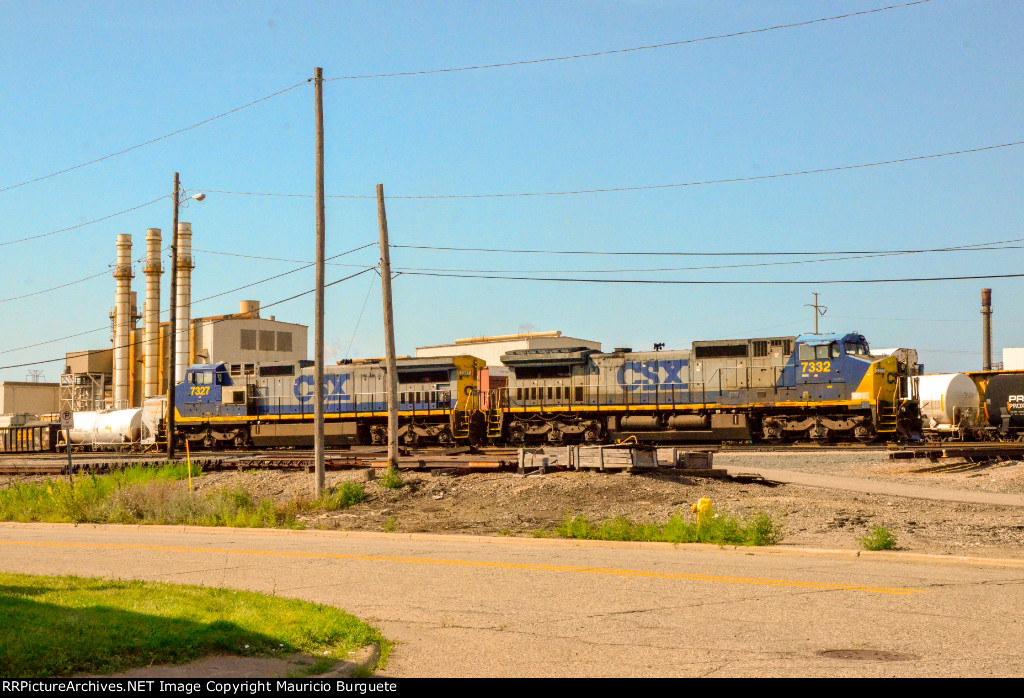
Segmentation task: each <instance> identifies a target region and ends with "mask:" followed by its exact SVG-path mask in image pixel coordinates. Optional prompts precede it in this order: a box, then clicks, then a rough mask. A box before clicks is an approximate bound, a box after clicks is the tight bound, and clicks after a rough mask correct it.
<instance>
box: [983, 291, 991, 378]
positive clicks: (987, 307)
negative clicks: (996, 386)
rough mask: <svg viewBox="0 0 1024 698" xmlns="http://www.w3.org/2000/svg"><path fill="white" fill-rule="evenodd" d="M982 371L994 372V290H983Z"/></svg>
mask: <svg viewBox="0 0 1024 698" xmlns="http://www.w3.org/2000/svg"><path fill="white" fill-rule="evenodd" d="M981 370H982V371H991V370H992V289H990V288H983V289H981Z"/></svg>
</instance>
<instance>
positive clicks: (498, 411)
mask: <svg viewBox="0 0 1024 698" xmlns="http://www.w3.org/2000/svg"><path fill="white" fill-rule="evenodd" d="M507 406H508V388H495V389H494V390H492V391H490V392H489V393H488V394H487V438H488V439H492V440H500V439H501V437H502V432H503V431H504V428H505V407H507Z"/></svg>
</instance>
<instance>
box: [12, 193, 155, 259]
mask: <svg viewBox="0 0 1024 698" xmlns="http://www.w3.org/2000/svg"><path fill="white" fill-rule="evenodd" d="M171 196H172V195H171V194H164V195H163V196H159V197H157V198H155V199H153V200H152V201H147V202H146V203H144V204H139V205H138V206H132V207H131V208H126V209H124V210H123V211H118V212H117V213H111V214H110V215H109V216H103V217H102V218H96V219H94V220H91V221H86V222H84V223H79V224H77V225H72V226H70V227H68V228H61V229H60V230H53V231H50V232H49V233H42V234H40V235H30V236H28V237H24V238H18V239H17V240H7V241H5V242H0V247H4V246H6V245H14V244H16V243H19V242H27V241H29V240H38V239H39V238H45V237H50V236H51V235H57V234H58V233H66V232H68V231H69V230H77V229H79V228H84V227H85V226H87V225H93V224H94V223H100V222H102V221H106V220H110V219H111V218H116V217H117V216H123V215H124V214H126V213H131V212H132V211H138V210H139V209H140V208H145V207H146V206H152V205H153V204H155V203H156V202H158V201H163V200H164V199H167V198H170V197H171Z"/></svg>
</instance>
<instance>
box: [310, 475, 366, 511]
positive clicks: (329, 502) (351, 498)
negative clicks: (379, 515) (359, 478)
mask: <svg viewBox="0 0 1024 698" xmlns="http://www.w3.org/2000/svg"><path fill="white" fill-rule="evenodd" d="M365 498H366V490H364V489H363V486H362V485H361V484H359V483H358V482H345V483H343V484H342V485H341V487H338V488H337V489H335V490H333V491H332V492H329V493H325V494H324V496H323V497H322V498H321V499H320V502H319V504H320V506H322V507H323V508H324V509H326V510H327V511H337V510H339V509H347V508H348V507H350V506H352V505H353V504H359V502H361V501H363V500H364V499H365Z"/></svg>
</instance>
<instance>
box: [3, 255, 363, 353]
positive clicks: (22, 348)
mask: <svg viewBox="0 0 1024 698" xmlns="http://www.w3.org/2000/svg"><path fill="white" fill-rule="evenodd" d="M376 244H377V243H375V242H368V243H366V244H365V245H362V246H360V247H356V248H354V249H351V250H348V251H346V252H341V253H340V254H336V255H333V256H331V257H329V259H337V258H338V257H344V256H345V255H347V254H351V253H353V252H358V251H359V250H363V249H366V248H367V247H371V246H373V245H376ZM311 266H313V265H312V264H309V265H307V266H305V267H299V268H298V269H292V270H291V271H286V272H284V273H283V274H276V275H274V276H269V277H266V278H264V279H260V280H259V281H254V282H252V283H248V284H244V285H242V286H237V287H235V288H232V289H228V290H227V291H222V292H220V293H215V294H214V295H212V296H207V297H206V298H200V299H199V300H194V301H192V303H193V304H194V303H202V302H204V301H208V300H211V299H213V298H219V297H221V296H226V295H228V294H229V293H234V292H236V291H241V290H243V289H246V288H250V287H252V286H256V285H258V284H262V283H266V282H267V281H273V280H274V279H279V278H281V277H282V276H288V275H289V274H294V273H296V272H299V271H302V270H303V269H308V268H309V267H311ZM372 268H373V267H372V266H371V267H367V268H366V269H364V270H363V271H366V270H367V269H372ZM103 273H107V272H103ZM359 273H360V274H361V273H363V272H359ZM346 278H349V277H346ZM342 280H343V281H344V279H342ZM271 305H273V304H271ZM262 307H264V308H268V307H270V305H266V304H264V305H263V306H262ZM166 312H168V311H166V310H164V311H161V312H160V314H161V315H163V314H164V313H166ZM107 329H109V325H108V326H104V327H98V328H96V329H94V330H86V331H85V332H79V333H77V334H71V335H67V336H64V337H57V338H56V339H48V340H46V341H45V342H37V343H36V344H29V345H27V346H23V347H16V348H14V349H4V350H0V354H10V353H12V352H16V351H23V350H25V349H32V348H34V347H39V346H43V345H44V344H54V343H56V342H62V341H64V340H65V339H73V338H75V337H81V336H83V335H87V334H93V333H95V332H101V331H104V330H107ZM175 332H177V330H175ZM101 351H106V349H103V350H101Z"/></svg>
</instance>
